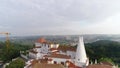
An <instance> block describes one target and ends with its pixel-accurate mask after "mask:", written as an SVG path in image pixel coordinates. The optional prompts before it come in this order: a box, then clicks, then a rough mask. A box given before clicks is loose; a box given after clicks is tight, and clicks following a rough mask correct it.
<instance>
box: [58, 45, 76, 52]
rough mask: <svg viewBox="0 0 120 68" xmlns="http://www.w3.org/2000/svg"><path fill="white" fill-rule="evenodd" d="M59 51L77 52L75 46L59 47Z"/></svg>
mask: <svg viewBox="0 0 120 68" xmlns="http://www.w3.org/2000/svg"><path fill="white" fill-rule="evenodd" d="M58 50H62V51H64V52H66V51H76V48H75V47H73V46H59V47H58Z"/></svg>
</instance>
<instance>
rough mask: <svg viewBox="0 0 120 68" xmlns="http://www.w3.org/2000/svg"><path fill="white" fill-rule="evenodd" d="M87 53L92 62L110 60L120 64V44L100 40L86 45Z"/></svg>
mask: <svg viewBox="0 0 120 68" xmlns="http://www.w3.org/2000/svg"><path fill="white" fill-rule="evenodd" d="M86 51H87V54H88V56H89V58H90V59H91V60H95V59H98V60H99V59H100V58H110V59H112V60H113V61H114V62H115V63H117V64H120V43H119V42H115V41H108V40H100V41H96V42H93V43H88V44H86Z"/></svg>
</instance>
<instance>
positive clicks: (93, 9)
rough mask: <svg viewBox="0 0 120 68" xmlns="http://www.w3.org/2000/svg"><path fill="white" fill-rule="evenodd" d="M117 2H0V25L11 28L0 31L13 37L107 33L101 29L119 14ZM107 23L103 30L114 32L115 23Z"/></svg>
mask: <svg viewBox="0 0 120 68" xmlns="http://www.w3.org/2000/svg"><path fill="white" fill-rule="evenodd" d="M119 2H120V1H119V0H0V25H4V26H5V27H11V28H7V29H6V28H3V27H2V28H3V29H2V30H3V31H4V30H6V31H11V32H13V33H16V34H17V33H18V34H19V33H21V34H22V33H24V34H30V33H31V34H32V33H33V34H34V33H35V34H40V33H41V34H57V33H58V34H59V33H60V34H73V33H75V34H79V33H97V32H98V31H99V32H98V33H100V32H102V33H104V32H105V33H107V31H105V30H104V29H102V28H103V27H102V26H103V25H106V22H105V20H107V19H108V18H110V17H111V18H110V19H113V18H115V19H116V18H118V17H117V16H116V15H117V13H119V12H120V4H119ZM113 16H115V17H113ZM117 21H118V22H120V21H119V20H117ZM109 22H111V25H108V26H107V27H108V28H112V29H114V28H115V27H111V26H112V25H113V22H116V21H115V20H112V21H111V20H109ZM101 23H103V24H101ZM97 24H98V25H97ZM114 26H117V25H114ZM90 29H91V30H90ZM99 29H101V30H99ZM67 31H68V32H67ZM110 32H111V31H110ZM110 32H109V33H110Z"/></svg>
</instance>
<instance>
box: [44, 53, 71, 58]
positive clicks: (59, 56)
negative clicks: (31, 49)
mask: <svg viewBox="0 0 120 68" xmlns="http://www.w3.org/2000/svg"><path fill="white" fill-rule="evenodd" d="M44 57H52V58H64V59H70V57H69V56H67V55H62V54H51V55H45V56H44Z"/></svg>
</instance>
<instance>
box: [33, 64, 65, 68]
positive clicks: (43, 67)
mask: <svg viewBox="0 0 120 68" xmlns="http://www.w3.org/2000/svg"><path fill="white" fill-rule="evenodd" d="M32 68H65V67H64V66H62V65H61V64H41V63H36V64H35V65H34V66H33V67H32Z"/></svg>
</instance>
